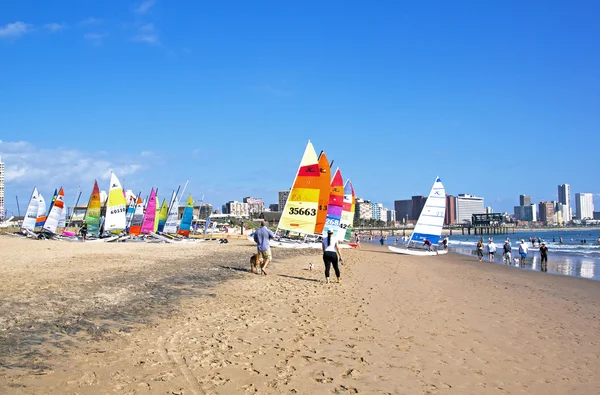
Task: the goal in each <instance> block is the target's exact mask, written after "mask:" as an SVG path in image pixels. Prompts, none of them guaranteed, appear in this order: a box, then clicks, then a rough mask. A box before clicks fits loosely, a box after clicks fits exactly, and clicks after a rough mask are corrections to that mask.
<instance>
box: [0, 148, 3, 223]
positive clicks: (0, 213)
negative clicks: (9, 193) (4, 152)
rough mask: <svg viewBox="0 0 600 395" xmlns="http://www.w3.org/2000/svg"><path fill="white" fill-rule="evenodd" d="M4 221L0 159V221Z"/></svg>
mask: <svg viewBox="0 0 600 395" xmlns="http://www.w3.org/2000/svg"><path fill="white" fill-rule="evenodd" d="M3 220H4V163H2V158H0V221H3Z"/></svg>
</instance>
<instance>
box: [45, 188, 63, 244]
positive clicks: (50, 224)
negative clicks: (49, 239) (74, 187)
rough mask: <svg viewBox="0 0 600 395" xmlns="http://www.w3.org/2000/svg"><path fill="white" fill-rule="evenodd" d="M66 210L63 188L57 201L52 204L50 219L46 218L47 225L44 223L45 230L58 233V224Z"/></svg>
mask: <svg viewBox="0 0 600 395" xmlns="http://www.w3.org/2000/svg"><path fill="white" fill-rule="evenodd" d="M64 209H65V192H64V191H63V189H62V187H61V188H60V190H59V191H58V194H57V195H56V200H54V202H53V204H52V208H51V209H50V213H49V214H48V218H46V223H44V226H43V228H44V229H45V230H47V231H49V232H52V233H56V228H57V227H58V222H59V221H60V218H61V217H62V213H63V210H64Z"/></svg>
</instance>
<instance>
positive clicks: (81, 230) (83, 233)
mask: <svg viewBox="0 0 600 395" xmlns="http://www.w3.org/2000/svg"><path fill="white" fill-rule="evenodd" d="M87 231H88V225H87V222H85V221H83V223H82V224H81V228H79V233H80V234H81V242H82V243H85V236H87Z"/></svg>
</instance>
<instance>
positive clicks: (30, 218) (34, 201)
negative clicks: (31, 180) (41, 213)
mask: <svg viewBox="0 0 600 395" xmlns="http://www.w3.org/2000/svg"><path fill="white" fill-rule="evenodd" d="M38 195H39V194H38V190H37V188H33V192H32V193H31V198H30V199H29V204H28V205H27V212H26V213H25V218H23V224H22V225H21V228H23V229H27V230H29V231H32V232H33V230H34V229H35V221H36V219H37V214H38V208H39V204H40V203H39V200H38V198H39V196H38Z"/></svg>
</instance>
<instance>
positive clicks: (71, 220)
mask: <svg viewBox="0 0 600 395" xmlns="http://www.w3.org/2000/svg"><path fill="white" fill-rule="evenodd" d="M77 190H79V187H77ZM80 197H81V191H79V195H77V200H76V201H75V205H74V206H73V212H71V216H70V217H69V221H67V223H71V224H73V214H75V207H77V205H78V204H79V198H80ZM86 211H87V209H86ZM83 219H85V216H84V217H83ZM67 223H65V228H68V227H69V226H68V225H67Z"/></svg>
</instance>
